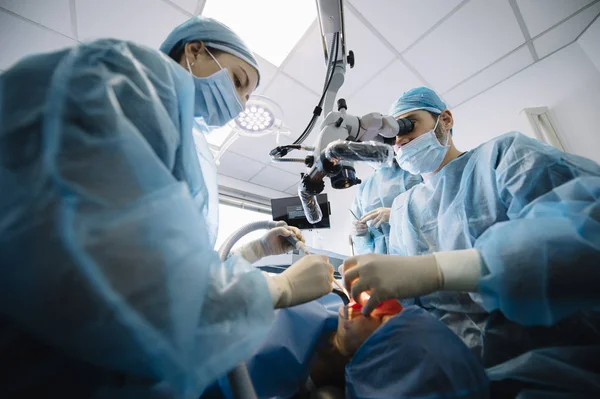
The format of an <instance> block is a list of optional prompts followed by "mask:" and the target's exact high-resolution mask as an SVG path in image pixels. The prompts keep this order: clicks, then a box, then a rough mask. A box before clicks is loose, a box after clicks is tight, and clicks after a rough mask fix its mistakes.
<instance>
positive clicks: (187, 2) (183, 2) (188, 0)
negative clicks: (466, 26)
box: [167, 0, 198, 15]
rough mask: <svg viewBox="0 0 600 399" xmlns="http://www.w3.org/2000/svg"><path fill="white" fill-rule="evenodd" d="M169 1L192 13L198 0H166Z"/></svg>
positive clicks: (194, 11)
mask: <svg viewBox="0 0 600 399" xmlns="http://www.w3.org/2000/svg"><path fill="white" fill-rule="evenodd" d="M167 1H170V2H171V3H174V4H177V5H178V6H179V7H181V8H183V9H184V10H185V11H187V12H189V13H190V14H192V15H194V14H195V13H196V8H197V7H198V0H167Z"/></svg>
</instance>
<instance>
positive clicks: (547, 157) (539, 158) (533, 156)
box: [473, 132, 600, 175]
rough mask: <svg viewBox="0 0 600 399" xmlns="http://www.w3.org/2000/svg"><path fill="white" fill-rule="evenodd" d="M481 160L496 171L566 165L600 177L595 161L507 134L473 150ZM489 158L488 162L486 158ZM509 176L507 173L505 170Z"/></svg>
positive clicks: (514, 134) (520, 135)
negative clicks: (487, 162)
mask: <svg viewBox="0 0 600 399" xmlns="http://www.w3.org/2000/svg"><path fill="white" fill-rule="evenodd" d="M473 152H475V153H479V155H480V157H481V156H484V158H485V159H486V160H488V161H489V162H491V163H492V164H493V167H494V168H495V169H507V168H512V167H518V168H519V169H521V170H522V169H527V168H540V167H550V166H552V165H553V164H556V163H560V164H563V165H564V164H567V165H571V167H575V168H577V169H579V170H582V171H587V172H589V173H590V174H594V175H596V174H598V173H600V166H598V164H597V163H595V162H594V161H591V160H589V159H587V158H584V157H580V156H578V155H574V154H570V153H566V152H563V151H560V150H558V149H557V148H555V147H553V146H551V145H548V144H545V143H542V142H541V141H539V140H537V139H534V138H531V137H529V136H526V135H525V134H523V133H520V132H508V133H505V134H503V135H501V136H498V137H496V138H494V139H492V140H490V141H488V142H487V143H484V144H482V145H481V146H479V147H477V148H476V149H474V150H473ZM488 157H489V158H488ZM507 172H508V169H507Z"/></svg>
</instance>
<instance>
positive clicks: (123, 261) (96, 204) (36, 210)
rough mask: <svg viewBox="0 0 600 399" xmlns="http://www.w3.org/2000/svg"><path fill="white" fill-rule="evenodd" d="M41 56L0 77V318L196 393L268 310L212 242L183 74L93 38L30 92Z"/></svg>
mask: <svg viewBox="0 0 600 399" xmlns="http://www.w3.org/2000/svg"><path fill="white" fill-rule="evenodd" d="M45 57H46V58H45ZM47 57H48V56H38V57H34V58H31V59H28V60H25V61H23V62H22V63H21V64H20V65H17V66H16V67H15V68H14V69H12V70H9V71H8V72H7V73H6V74H5V76H3V77H2V79H1V81H0V90H1V91H0V105H1V108H0V109H1V110H2V114H1V116H0V122H1V123H0V151H1V154H3V157H2V158H3V160H0V162H1V163H0V166H1V168H0V177H1V178H0V192H2V197H3V198H2V199H1V200H0V205H1V208H0V209H1V210H2V212H0V254H1V255H0V258H1V259H0V264H1V267H2V278H1V279H0V299H1V301H0V303H1V305H0V314H1V315H2V317H6V318H8V319H9V320H11V322H12V323H13V324H14V325H16V326H17V327H18V328H19V329H20V330H21V331H23V332H24V333H27V334H30V335H32V336H34V337H36V338H37V339H39V340H40V341H42V342H44V343H46V344H47V345H50V346H52V347H54V348H57V349H58V350H60V351H61V352H64V353H67V354H70V355H71V356H72V357H73V358H75V359H79V360H82V361H84V362H87V363H91V364H93V365H96V366H99V367H100V368H102V369H103V370H108V371H110V372H114V373H118V374H120V375H123V376H124V377H125V380H120V381H128V380H131V379H133V380H136V381H138V382H145V383H148V384H153V383H161V384H167V386H168V388H169V390H171V391H173V392H174V393H175V396H177V397H190V398H194V397H198V395H199V393H201V392H202V390H203V389H204V388H205V387H206V386H207V385H208V384H209V383H211V382H212V381H214V380H215V379H216V378H218V377H220V376H221V375H223V374H224V373H226V372H227V371H228V370H230V369H231V368H233V367H234V366H235V365H236V364H237V363H239V362H240V361H242V360H244V359H247V358H248V357H250V356H251V355H252V353H253V351H255V350H256V349H257V348H258V347H259V345H260V343H261V341H262V339H263V338H264V336H265V335H266V333H267V331H268V329H269V327H270V323H271V322H272V319H273V307H272V303H271V298H270V296H269V293H268V292H269V291H268V288H267V285H266V281H265V280H264V277H263V276H262V274H261V273H260V272H259V271H258V270H257V269H254V268H252V267H251V265H249V264H248V263H247V262H246V261H244V260H243V259H241V258H240V257H233V258H230V259H229V260H228V261H227V262H225V263H221V262H220V261H219V259H218V256H217V253H216V252H215V251H214V250H213V245H214V241H215V237H211V234H210V233H209V227H208V225H209V221H208V220H207V218H208V217H211V216H212V215H207V214H206V212H205V210H206V202H207V201H208V199H207V197H208V195H214V194H216V193H208V190H207V188H206V184H205V182H206V176H204V175H203V174H204V173H206V171H204V170H202V169H200V167H199V163H198V162H199V161H198V159H197V157H196V155H195V150H194V144H193V138H192V123H193V114H192V108H193V101H194V100H193V96H194V92H193V82H192V80H191V78H190V76H189V75H188V74H187V72H185V70H184V69H183V68H181V67H180V66H179V65H177V64H176V63H174V62H172V61H171V60H169V59H167V58H166V57H165V56H162V55H160V54H159V53H158V52H155V51H152V50H149V49H145V48H142V47H139V46H136V45H134V44H132V43H126V42H120V41H115V40H101V41H97V42H92V43H90V44H86V45H82V46H79V47H77V48H75V49H73V50H71V51H68V52H65V53H64V54H63V55H62V57H61V59H60V60H59V62H57V63H56V64H55V65H54V66H53V68H54V70H53V71H52V72H51V73H50V74H48V72H47V71H46V75H48V76H50V77H51V78H50V79H49V82H48V86H47V87H44V86H43V85H40V86H37V85H38V84H39V83H40V82H39V81H38V80H39V76H42V75H41V74H38V71H40V72H41V69H40V68H44V67H45V64H44V63H45V60H47V59H48V58H47ZM23 96H25V97H30V98H27V99H23V102H22V104H25V103H27V104H28V105H29V106H27V107H23V106H22V104H20V97H23ZM35 96H37V97H35ZM34 97H35V98H38V100H39V101H38V102H37V104H34V103H35V100H34ZM20 105H21V106H20ZM34 105H35V106H34ZM8 154H10V156H4V155H8ZM31 367H32V376H33V375H34V374H35V369H34V367H35V365H33V364H32V365H31ZM32 378H33V377H32Z"/></svg>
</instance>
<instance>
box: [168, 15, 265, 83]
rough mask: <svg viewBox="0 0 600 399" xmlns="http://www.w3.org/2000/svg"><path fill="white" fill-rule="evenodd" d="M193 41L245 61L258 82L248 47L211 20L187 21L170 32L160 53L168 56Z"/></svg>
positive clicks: (228, 30)
mask: <svg viewBox="0 0 600 399" xmlns="http://www.w3.org/2000/svg"><path fill="white" fill-rule="evenodd" d="M195 40H198V41H202V42H204V44H205V45H206V46H207V47H210V48H214V49H217V50H221V51H224V52H226V53H229V54H232V55H235V56H236V57H239V58H241V59H242V60H244V61H246V62H247V63H248V64H250V65H252V66H253V67H254V68H256V70H257V71H258V75H259V76H258V77H259V81H260V71H259V69H258V63H257V62H256V58H254V56H253V55H252V52H251V51H250V49H249V48H248V46H246V44H245V43H244V42H243V41H242V39H241V38H240V37H239V36H238V35H237V34H236V33H235V32H234V31H232V30H231V29H229V27H228V26H226V25H224V24H222V23H220V22H219V21H216V20H214V19H212V18H206V17H202V16H197V17H193V18H191V19H188V20H187V21H186V22H184V23H183V24H181V25H179V26H178V27H177V28H175V29H174V30H173V32H171V34H170V35H169V36H168V37H167V39H166V40H165V41H164V42H163V44H161V45H160V51H162V52H163V53H165V54H167V55H170V54H171V53H172V52H174V51H180V50H182V49H183V47H184V46H185V45H186V43H189V42H192V41H195Z"/></svg>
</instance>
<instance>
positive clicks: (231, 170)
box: [218, 152, 265, 181]
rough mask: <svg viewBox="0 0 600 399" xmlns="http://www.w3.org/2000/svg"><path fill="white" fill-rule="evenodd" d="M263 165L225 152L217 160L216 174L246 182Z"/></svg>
mask: <svg viewBox="0 0 600 399" xmlns="http://www.w3.org/2000/svg"><path fill="white" fill-rule="evenodd" d="M264 167H265V165H264V164H262V163H260V162H257V161H254V160H252V159H249V158H245V157H243V156H240V155H237V154H233V153H231V152H225V153H224V154H223V155H222V156H221V159H219V167H218V172H219V173H220V174H222V175H225V176H230V177H233V178H236V179H238V180H243V181H248V180H250V179H251V178H252V177H253V176H254V175H256V174H257V173H258V172H259V171H260V170H261V169H262V168H264Z"/></svg>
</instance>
